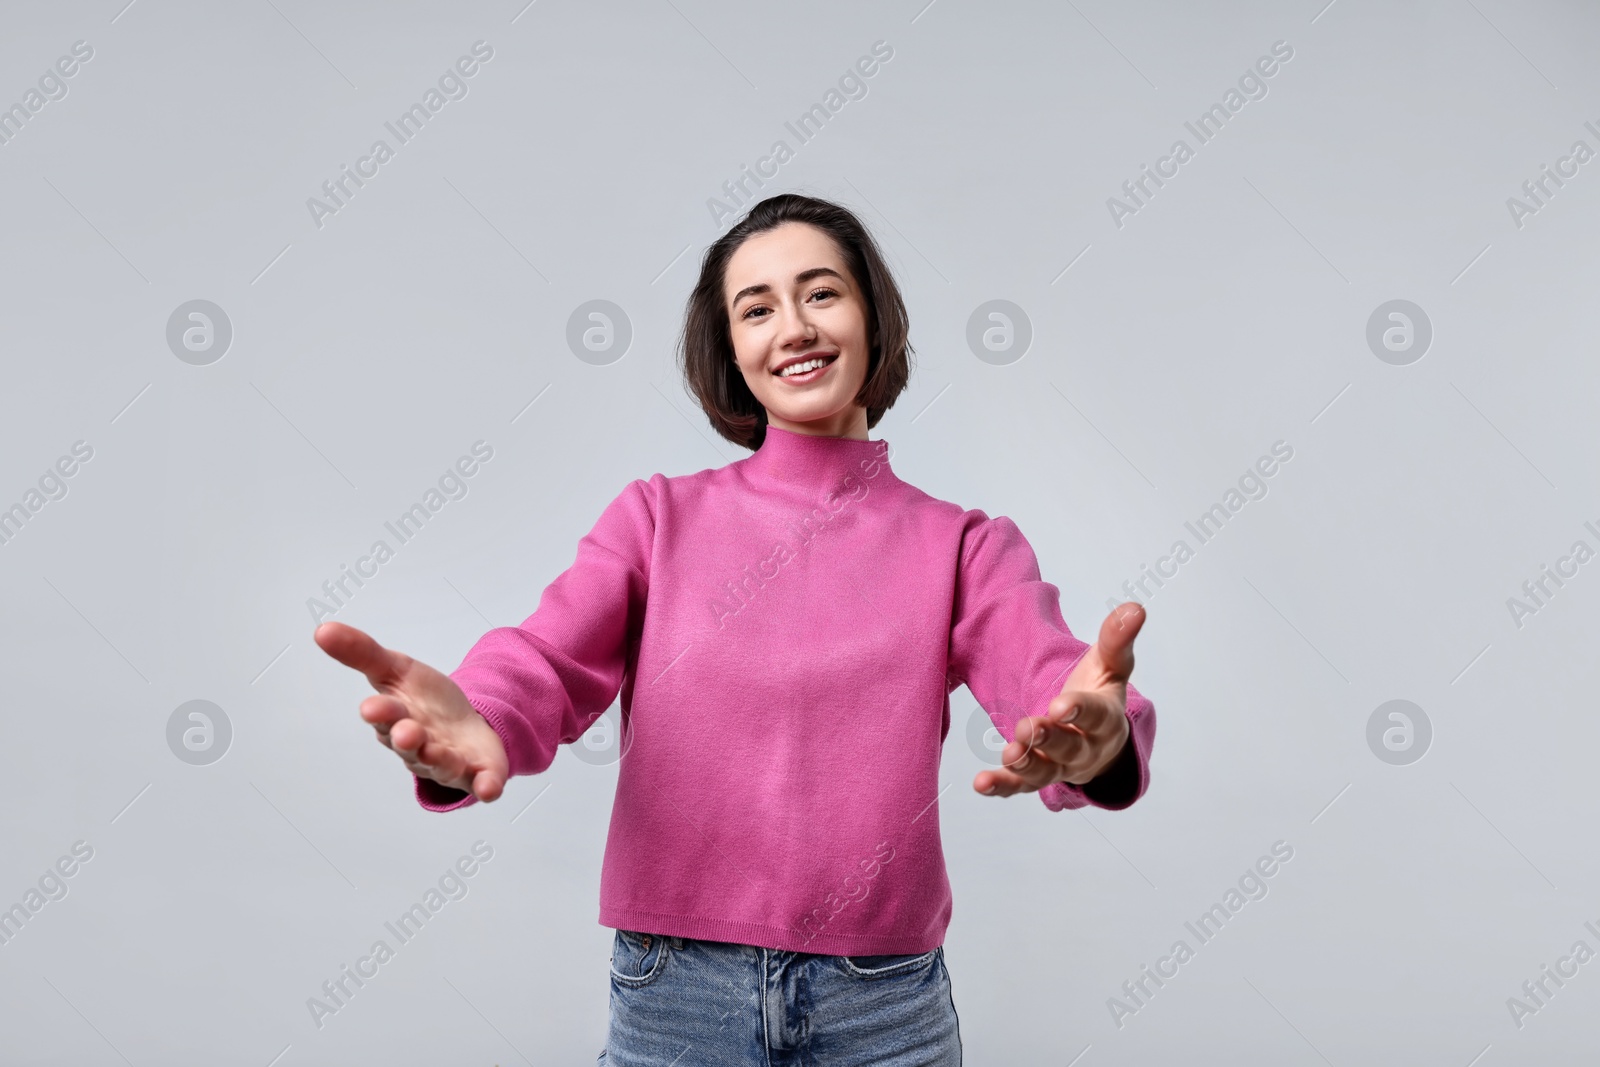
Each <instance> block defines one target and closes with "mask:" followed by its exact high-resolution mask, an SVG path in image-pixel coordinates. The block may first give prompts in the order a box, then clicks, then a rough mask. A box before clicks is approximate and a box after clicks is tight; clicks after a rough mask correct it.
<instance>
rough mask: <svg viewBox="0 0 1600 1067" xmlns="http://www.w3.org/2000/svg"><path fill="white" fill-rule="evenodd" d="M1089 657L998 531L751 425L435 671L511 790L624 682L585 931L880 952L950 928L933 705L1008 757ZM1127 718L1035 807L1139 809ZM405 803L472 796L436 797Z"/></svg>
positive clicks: (1137, 764)
mask: <svg viewBox="0 0 1600 1067" xmlns="http://www.w3.org/2000/svg"><path fill="white" fill-rule="evenodd" d="M1096 622H1098V620H1096ZM1087 648H1088V645H1087V644H1085V643H1084V642H1083V641H1080V640H1078V639H1077V638H1076V637H1074V636H1073V635H1072V632H1071V631H1070V630H1068V629H1067V625H1066V623H1065V622H1064V621H1063V620H1062V617H1061V608H1060V604H1059V593H1058V590H1057V589H1056V587H1055V586H1053V585H1051V584H1049V583H1048V582H1044V581H1041V580H1040V576H1039V566H1038V562H1037V560H1036V559H1035V557H1034V554H1033V549H1032V548H1031V547H1030V546H1029V544H1028V542H1027V541H1026V540H1025V539H1024V538H1023V536H1022V534H1021V532H1020V531H1019V530H1018V529H1017V527H1016V525H1015V524H1014V523H1013V522H1012V521H1011V520H1010V519H1007V518H1005V517H1003V516H1002V517H998V518H993V519H991V518H989V517H988V516H987V515H985V514H984V513H983V512H982V511H963V510H962V509H961V508H960V507H958V506H957V505H955V504H951V503H948V502H946V501H943V500H936V499H934V498H933V497H930V496H928V495H927V494H926V493H924V492H922V491H921V490H919V489H917V488H915V487H914V486H911V485H908V484H907V483H905V482H903V481H901V480H900V479H899V478H897V477H896V476H895V474H894V471H893V470H892V469H891V468H890V466H889V461H888V444H887V442H885V441H882V440H878V441H857V440H851V439H848V438H836V437H812V436H808V435H805V434H797V433H791V432H788V431H785V430H780V429H776V428H771V427H769V428H768V429H767V432H766V439H765V440H764V442H763V443H762V445H761V447H760V449H758V450H757V451H756V452H755V453H753V454H752V455H750V456H748V457H746V458H744V459H741V460H738V461H736V462H733V463H730V464H728V465H727V466H724V467H719V468H716V469H712V470H703V471H700V472H699V473H696V474H687V475H683V476H680V477H673V478H668V477H665V476H663V475H661V474H656V475H653V476H652V477H651V478H649V479H648V480H644V479H640V480H636V481H634V482H632V483H630V484H629V485H628V486H627V487H626V488H625V489H623V491H622V493H621V495H620V496H618V497H617V498H616V499H615V500H614V501H612V503H611V504H610V505H608V506H607V507H606V509H605V512H604V513H603V514H602V515H601V516H600V519H599V521H598V522H596V523H595V526H594V529H593V530H592V531H590V532H589V533H588V534H587V535H586V536H584V537H583V538H582V539H581V540H580V541H579V542H578V552H577V559H576V561H575V562H574V563H573V565H572V566H571V567H570V568H568V569H567V570H566V571H564V572H563V573H562V574H560V575H559V576H558V577H557V578H556V579H555V580H554V581H552V582H551V583H550V585H549V586H548V587H547V588H546V589H545V591H544V594H543V596H542V597H541V598H540V601H539V606H538V609H537V610H536V611H535V612H534V613H533V614H532V615H531V616H529V617H528V618H527V619H526V620H525V621H524V622H523V623H522V625H520V626H502V627H497V628H496V629H493V630H490V631H489V632H488V633H487V634H485V635H484V636H483V637H482V638H481V639H480V640H479V641H478V643H477V644H475V645H474V646H473V647H472V649H471V650H470V651H469V652H468V653H467V655H466V658H465V659H464V660H463V661H462V663H461V666H460V667H458V668H457V669H456V670H455V671H454V672H453V673H452V674H451V678H453V679H454V680H455V682H456V683H457V684H458V685H460V686H461V688H462V690H464V691H465V692H466V694H467V699H468V700H470V701H471V703H472V706H473V707H475V708H477V709H478V711H479V712H480V713H481V714H482V715H483V717H484V718H485V719H487V720H488V722H489V724H490V725H491V726H492V727H493V728H494V730H495V732H496V733H497V734H499V735H500V739H501V740H502V741H503V742H504V743H505V747H506V752H507V754H508V756H509V758H510V763H511V773H512V774H513V775H519V774H537V773H539V772H541V771H543V770H545V769H546V768H548V767H549V766H550V764H551V761H552V760H554V759H555V755H556V749H557V746H559V745H562V744H569V743H571V742H573V741H576V740H577V739H578V738H579V737H580V736H581V735H582V734H583V732H584V731H585V729H587V728H588V726H589V725H590V724H591V723H592V722H593V721H594V720H595V719H596V718H597V717H599V715H600V714H602V713H603V712H604V711H605V710H606V709H607V708H609V707H610V706H611V703H612V701H613V700H614V699H615V698H616V697H617V695H618V693H619V691H620V693H621V697H622V700H621V705H620V707H621V716H622V722H623V724H624V730H623V736H622V740H621V744H622V745H623V746H624V748H623V753H624V754H623V756H622V759H621V761H620V764H619V773H618V778H617V792H616V800H615V803H614V805H613V808H612V812H611V829H610V834H609V835H608V837H607V840H606V851H605V860H604V863H603V866H602V869H601V879H600V923H601V925H603V926H608V927H612V928H620V929H628V930H638V931H644V932H650V933H656V934H668V935H677V936H681V937H691V938H701V939H706V940H712V941H732V942H739V943H744V944H751V945H763V946H766V947H769V948H775V949H787V950H792V951H803V952H815V953H823V954H827V955H851V956H856V955H886V954H898V953H911V952H919V953H920V952H926V951H929V950H931V949H933V948H935V947H937V946H939V945H941V944H943V942H944V934H945V930H946V928H947V927H948V926H949V924H950V914H951V896H950V883H949V880H948V878H947V876H946V873H945V863H944V852H943V850H942V848H941V845H940V839H939V805H938V802H937V798H938V796H939V793H940V782H939V760H940V755H941V752H942V747H943V743H944V739H945V735H946V734H947V733H948V732H949V729H950V696H949V694H950V692H951V691H952V690H953V689H955V688H956V687H957V686H958V685H961V684H965V685H966V686H967V688H968V689H969V690H970V691H971V693H972V695H973V696H974V697H975V698H976V699H977V701H978V703H979V704H980V705H982V706H983V708H984V709H985V710H986V711H987V713H988V715H989V717H990V718H991V719H992V720H993V722H994V724H995V727H996V728H997V729H998V730H999V732H1000V733H1001V735H1002V736H1004V737H1005V738H1006V739H1007V740H1008V741H1009V740H1010V739H1011V737H1012V735H1013V730H1014V727H1015V724H1016V722H1017V721H1018V720H1019V719H1021V718H1023V717H1024V716H1029V715H1042V714H1044V713H1045V712H1046V710H1047V706H1048V704H1049V702H1050V700H1051V698H1053V697H1054V696H1056V694H1057V693H1059V692H1060V691H1061V687H1062V685H1063V684H1065V681H1066V675H1067V672H1068V671H1069V670H1070V669H1071V668H1072V666H1073V665H1074V664H1076V663H1077V661H1078V659H1079V658H1080V657H1081V656H1082V654H1083V652H1084V651H1085V650H1086V649H1087ZM1128 718H1129V723H1130V726H1131V728H1132V746H1131V752H1130V751H1129V750H1124V758H1122V759H1121V760H1119V762H1118V763H1117V764H1116V765H1115V767H1114V768H1113V770H1112V771H1108V772H1107V773H1106V774H1104V775H1102V776H1101V777H1100V778H1097V779H1096V780H1095V781H1094V782H1091V783H1089V785H1088V786H1087V787H1085V788H1079V787H1076V786H1071V785H1067V784H1066V783H1058V784H1056V785H1052V786H1048V787H1046V788H1045V789H1043V790H1041V791H1040V792H1039V798H1040V800H1042V801H1043V802H1044V804H1045V806H1046V807H1047V808H1049V809H1050V810H1051V811H1060V810H1062V809H1063V808H1078V807H1082V806H1084V805H1085V804H1094V805H1096V806H1099V807H1103V808H1112V809H1116V808H1125V807H1127V806H1128V805H1130V804H1132V803H1133V802H1134V801H1135V800H1136V799H1138V797H1140V796H1142V795H1143V794H1144V791H1145V789H1146V788H1147V787H1148V785H1149V757H1150V747H1151V744H1152V743H1153V741H1154V737H1155V728H1156V716H1155V708H1154V707H1153V706H1152V704H1151V702H1150V701H1149V700H1148V699H1147V698H1146V697H1144V696H1142V695H1140V694H1139V692H1138V691H1137V690H1136V689H1135V688H1134V687H1133V686H1131V685H1130V686H1129V687H1128ZM957 736H958V737H959V736H961V725H960V724H958V726H957ZM974 773H975V772H974ZM947 785H948V786H950V787H953V788H956V789H970V788H971V783H970V775H969V774H967V773H966V772H964V771H963V772H960V773H957V774H954V775H951V776H950V777H949V780H948V782H947ZM1085 789H1087V792H1086V791H1085ZM417 799H418V801H419V802H420V803H421V804H422V806H423V807H425V808H428V809H430V810H433V811H448V810H452V809H454V808H457V807H461V806H462V805H464V804H470V803H474V802H475V800H474V798H472V797H471V795H470V794H466V793H462V792H460V791H456V790H449V789H445V788H443V787H441V786H439V785H438V783H436V782H433V781H431V780H427V779H418V780H417ZM1004 810H1005V809H1004V808H1003V807H1002V806H1001V804H1000V802H998V801H997V802H996V804H995V807H994V808H993V809H992V811H993V814H994V815H995V816H996V817H1001V816H1002V815H1003V813H1004Z"/></svg>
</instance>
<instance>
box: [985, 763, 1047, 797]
mask: <svg viewBox="0 0 1600 1067" xmlns="http://www.w3.org/2000/svg"><path fill="white" fill-rule="evenodd" d="M972 788H974V789H976V790H977V791H978V792H980V793H982V794H984V795H985V796H996V797H1009V796H1013V795H1015V794H1017V793H1031V792H1033V791H1034V790H1036V789H1038V788H1039V786H1038V785H1035V784H1034V783H1032V782H1030V781H1028V779H1027V778H1025V777H1023V776H1022V775H1020V774H1017V773H1015V772H1014V771H1008V770H1006V769H1004V768H1000V769H999V770H988V771H979V772H978V775H977V777H975V778H974V779H973V780H972Z"/></svg>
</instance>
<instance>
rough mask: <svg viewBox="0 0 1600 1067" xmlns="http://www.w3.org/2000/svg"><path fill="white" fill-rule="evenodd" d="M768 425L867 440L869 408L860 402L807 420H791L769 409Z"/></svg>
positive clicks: (801, 432) (781, 428) (782, 428)
mask: <svg viewBox="0 0 1600 1067" xmlns="http://www.w3.org/2000/svg"><path fill="white" fill-rule="evenodd" d="M767 425H768V426H776V427H777V428H778V429H780V430H788V431H789V432H790V433H800V434H805V435H806V436H808V437H848V438H850V439H851V440H852V441H865V440H866V439H867V409H866V408H864V407H862V406H861V405H860V404H851V405H850V406H849V407H846V408H844V409H843V410H841V411H837V412H835V413H834V414H832V415H829V416H827V417H826V418H821V419H812V420H810V421H807V422H791V421H790V420H788V419H785V418H782V417H780V416H778V415H774V414H773V413H772V412H771V411H768V412H767Z"/></svg>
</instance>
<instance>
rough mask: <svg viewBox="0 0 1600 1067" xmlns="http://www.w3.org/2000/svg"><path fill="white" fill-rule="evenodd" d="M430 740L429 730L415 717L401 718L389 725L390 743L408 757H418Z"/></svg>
mask: <svg viewBox="0 0 1600 1067" xmlns="http://www.w3.org/2000/svg"><path fill="white" fill-rule="evenodd" d="M427 740H428V731H427V730H424V729H423V728H422V724H421V723H419V722H417V720H415V719H401V720H400V721H399V722H397V723H395V724H394V725H393V726H391V727H389V745H390V747H391V748H393V749H394V750H395V751H396V752H398V753H400V755H402V756H404V757H406V758H407V759H412V760H415V759H418V755H417V752H418V750H419V749H421V748H422V746H423V744H424V743H425V742H426V741H427Z"/></svg>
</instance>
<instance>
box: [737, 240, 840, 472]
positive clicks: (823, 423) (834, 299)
mask: <svg viewBox="0 0 1600 1067" xmlns="http://www.w3.org/2000/svg"><path fill="white" fill-rule="evenodd" d="M723 293H724V296H725V297H726V299H727V302H728V333H729V335H730V336H731V337H732V339H733V352H734V361H735V362H736V363H737V364H738V365H739V371H740V372H741V373H742V374H743V375H744V380H745V383H746V384H747V385H749V387H750V392H752V393H754V394H755V398H756V400H757V401H759V402H760V403H761V406H762V407H764V408H766V409H767V424H768V425H770V426H776V427H778V428H779V429H782V430H791V431H793V432H796V433H806V434H818V435H822V436H828V437H854V438H857V439H859V440H863V441H865V440H866V439H867V410H866V408H864V407H862V406H861V405H860V404H857V403H856V402H855V397H856V394H857V393H859V392H860V391H861V386H862V384H863V383H864V382H865V381H866V379H867V361H868V358H869V353H868V350H867V305H866V299H865V297H864V296H863V295H862V293H861V289H860V287H859V286H857V285H856V282H855V279H854V278H852V277H851V276H850V270H849V268H848V267H846V266H845V262H844V257H843V256H841V255H840V254H839V250H838V249H837V248H836V247H834V243H833V240H832V239H831V238H830V237H828V235H827V234H826V233H824V232H823V231H821V230H819V229H817V228H816V227H815V226H810V225H807V224H806V223H803V222H785V223H783V224H782V225H780V226H778V227H776V228H774V229H771V230H768V231H766V232H765V233H758V234H756V235H755V236H753V237H749V238H746V239H745V241H744V243H743V244H741V245H740V246H739V248H738V250H737V251H735V252H734V254H733V256H732V258H730V259H729V260H728V269H727V274H726V279H725V281H724V287H723ZM813 360H820V361H821V362H822V363H823V364H824V365H823V366H820V367H818V368H816V369H815V370H810V371H806V372H804V373H799V374H789V375H780V374H779V373H778V372H779V371H781V370H783V369H784V368H785V367H791V366H794V365H799V364H803V363H810V362H812V361H813Z"/></svg>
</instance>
